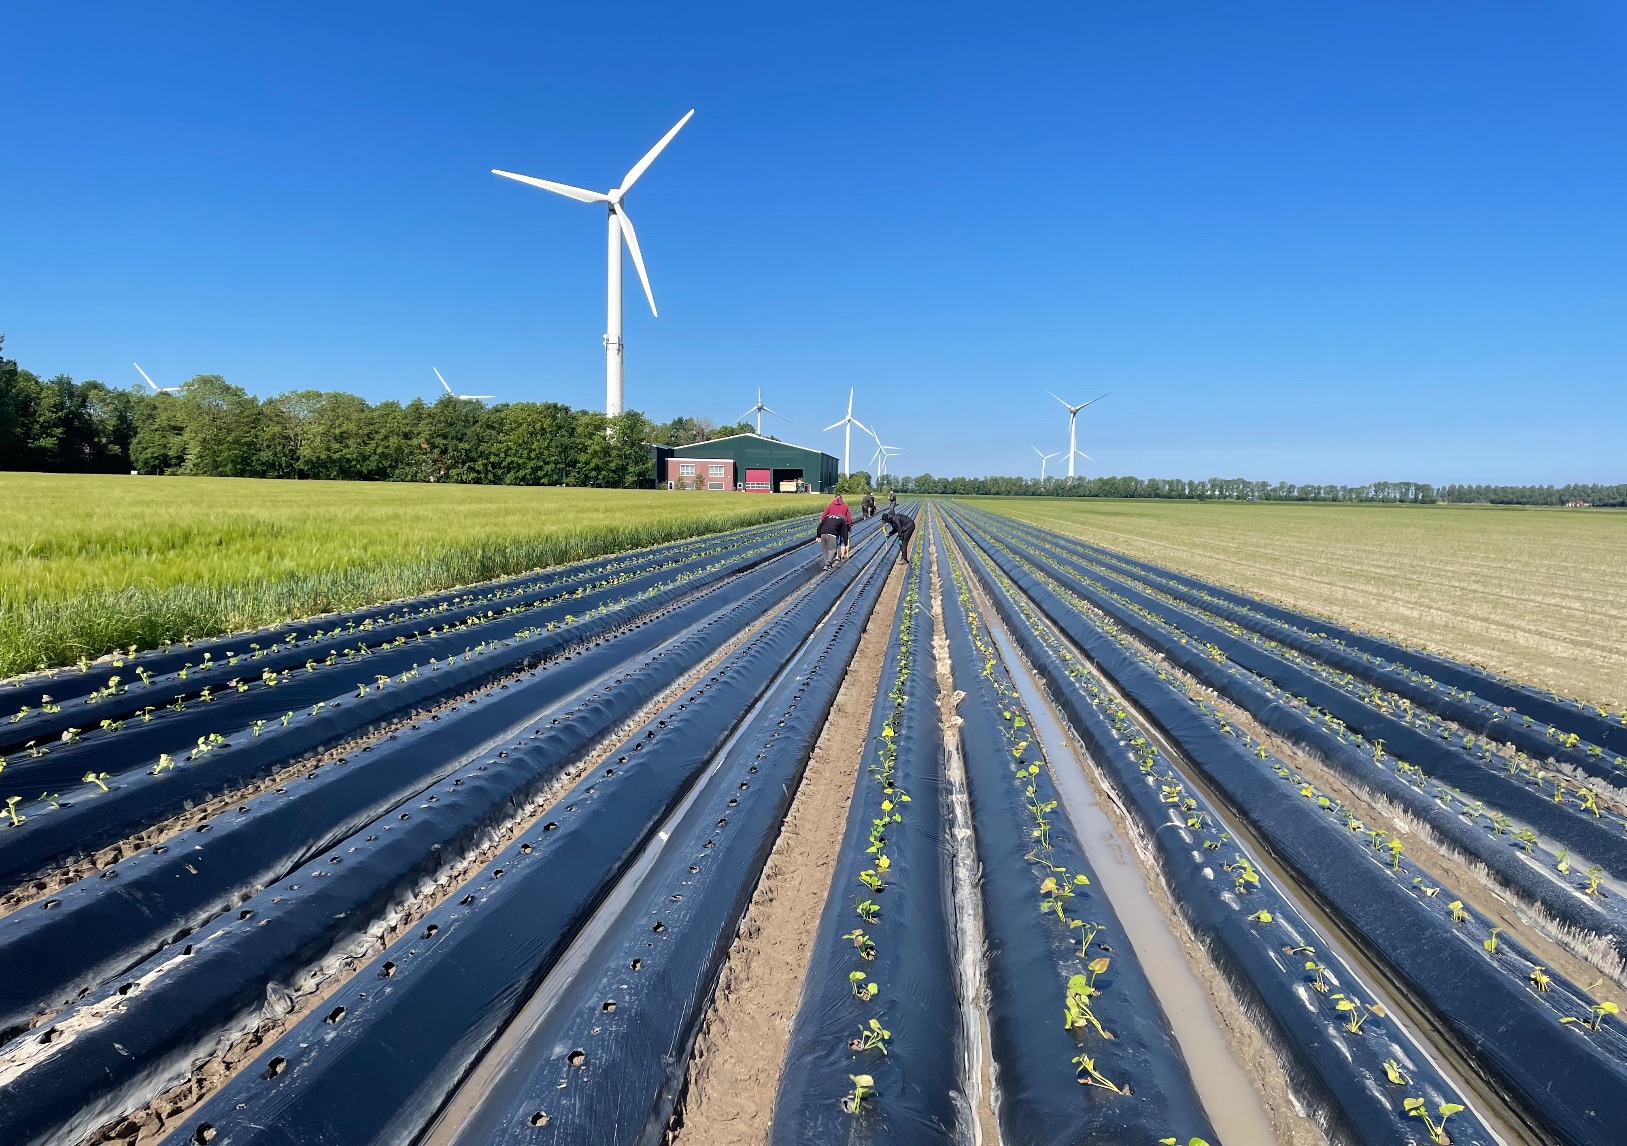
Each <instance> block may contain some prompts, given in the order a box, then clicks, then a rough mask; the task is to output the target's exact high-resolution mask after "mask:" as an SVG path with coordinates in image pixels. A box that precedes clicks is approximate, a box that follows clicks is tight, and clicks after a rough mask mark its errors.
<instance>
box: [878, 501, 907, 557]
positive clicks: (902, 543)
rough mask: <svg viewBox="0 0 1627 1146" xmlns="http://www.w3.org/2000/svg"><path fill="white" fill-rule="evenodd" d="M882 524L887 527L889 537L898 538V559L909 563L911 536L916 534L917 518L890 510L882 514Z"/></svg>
mask: <svg viewBox="0 0 1627 1146" xmlns="http://www.w3.org/2000/svg"><path fill="white" fill-rule="evenodd" d="M881 524H882V525H883V526H884V527H885V528H886V530H887V536H888V537H896V538H898V559H899V560H900V561H902V562H903V563H904V564H905V565H908V564H909V563H910V538H912V537H914V536H915V519H914V518H912V517H911V516H910V515H909V514H907V513H899V512H898V511H897V510H888V511H887V512H886V513H884V514H882V515H881Z"/></svg>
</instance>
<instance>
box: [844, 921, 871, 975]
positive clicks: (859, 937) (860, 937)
mask: <svg viewBox="0 0 1627 1146" xmlns="http://www.w3.org/2000/svg"><path fill="white" fill-rule="evenodd" d="M842 938H843V939H847V940H850V941H852V943H853V946H854V947H856V948H858V951H859V958H860V959H863V960H865V961H866V962H868V961H869V960H871V959H874V958H875V957H876V941H875V940H874V939H871V938H870V937H869V936H868V935H866V934H865V933H864V932H862V931H860V930H859V929H858V928H854V929H853V930H852V931H849V932H848V933H847V934H846V935H844V936H842ZM861 977H862V975H861Z"/></svg>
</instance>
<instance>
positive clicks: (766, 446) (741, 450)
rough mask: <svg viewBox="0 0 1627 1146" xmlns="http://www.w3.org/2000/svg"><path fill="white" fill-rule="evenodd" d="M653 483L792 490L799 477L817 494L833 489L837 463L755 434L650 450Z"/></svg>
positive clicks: (757, 490) (672, 486)
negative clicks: (654, 470) (654, 476)
mask: <svg viewBox="0 0 1627 1146" xmlns="http://www.w3.org/2000/svg"><path fill="white" fill-rule="evenodd" d="M655 464H656V485H657V486H658V487H662V486H664V487H666V488H668V489H718V490H732V489H740V488H744V489H745V491H746V492H747V493H795V492H796V491H797V488H798V483H799V482H805V483H807V488H808V489H810V490H813V491H815V492H818V493H829V492H831V491H832V490H834V489H835V488H836V479H837V477H838V476H839V474H838V472H837V471H838V469H839V465H840V463H838V462H837V460H836V459H835V458H834V457H832V456H831V455H830V454H827V453H822V452H820V451H819V450H810V449H808V448H806V447H804V446H793V445H791V444H789V443H787V442H779V441H775V440H774V439H773V438H765V437H762V436H760V435H758V434H731V435H730V436H729V437H727V438H715V439H713V440H712V441H710V442H695V443H693V444H691V445H687V446H676V447H673V448H671V449H667V448H661V449H659V450H657V451H656V455H655Z"/></svg>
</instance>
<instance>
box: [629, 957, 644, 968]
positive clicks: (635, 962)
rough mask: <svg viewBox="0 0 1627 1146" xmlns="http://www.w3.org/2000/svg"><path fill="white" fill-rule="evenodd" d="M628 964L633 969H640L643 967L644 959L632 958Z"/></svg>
mask: <svg viewBox="0 0 1627 1146" xmlns="http://www.w3.org/2000/svg"><path fill="white" fill-rule="evenodd" d="M628 966H630V967H631V968H632V969H633V970H635V971H642V970H643V969H644V960H642V959H634V960H633V961H632V962H631V963H630V964H628Z"/></svg>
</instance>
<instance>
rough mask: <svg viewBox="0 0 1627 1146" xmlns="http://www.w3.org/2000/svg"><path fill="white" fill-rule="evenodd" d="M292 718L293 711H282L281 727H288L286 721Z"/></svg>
mask: <svg viewBox="0 0 1627 1146" xmlns="http://www.w3.org/2000/svg"><path fill="white" fill-rule="evenodd" d="M292 719H294V714H293V713H292V712H285V713H283V714H282V726H283V727H284V728H287V727H288V722H289V721H290V720H292Z"/></svg>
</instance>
